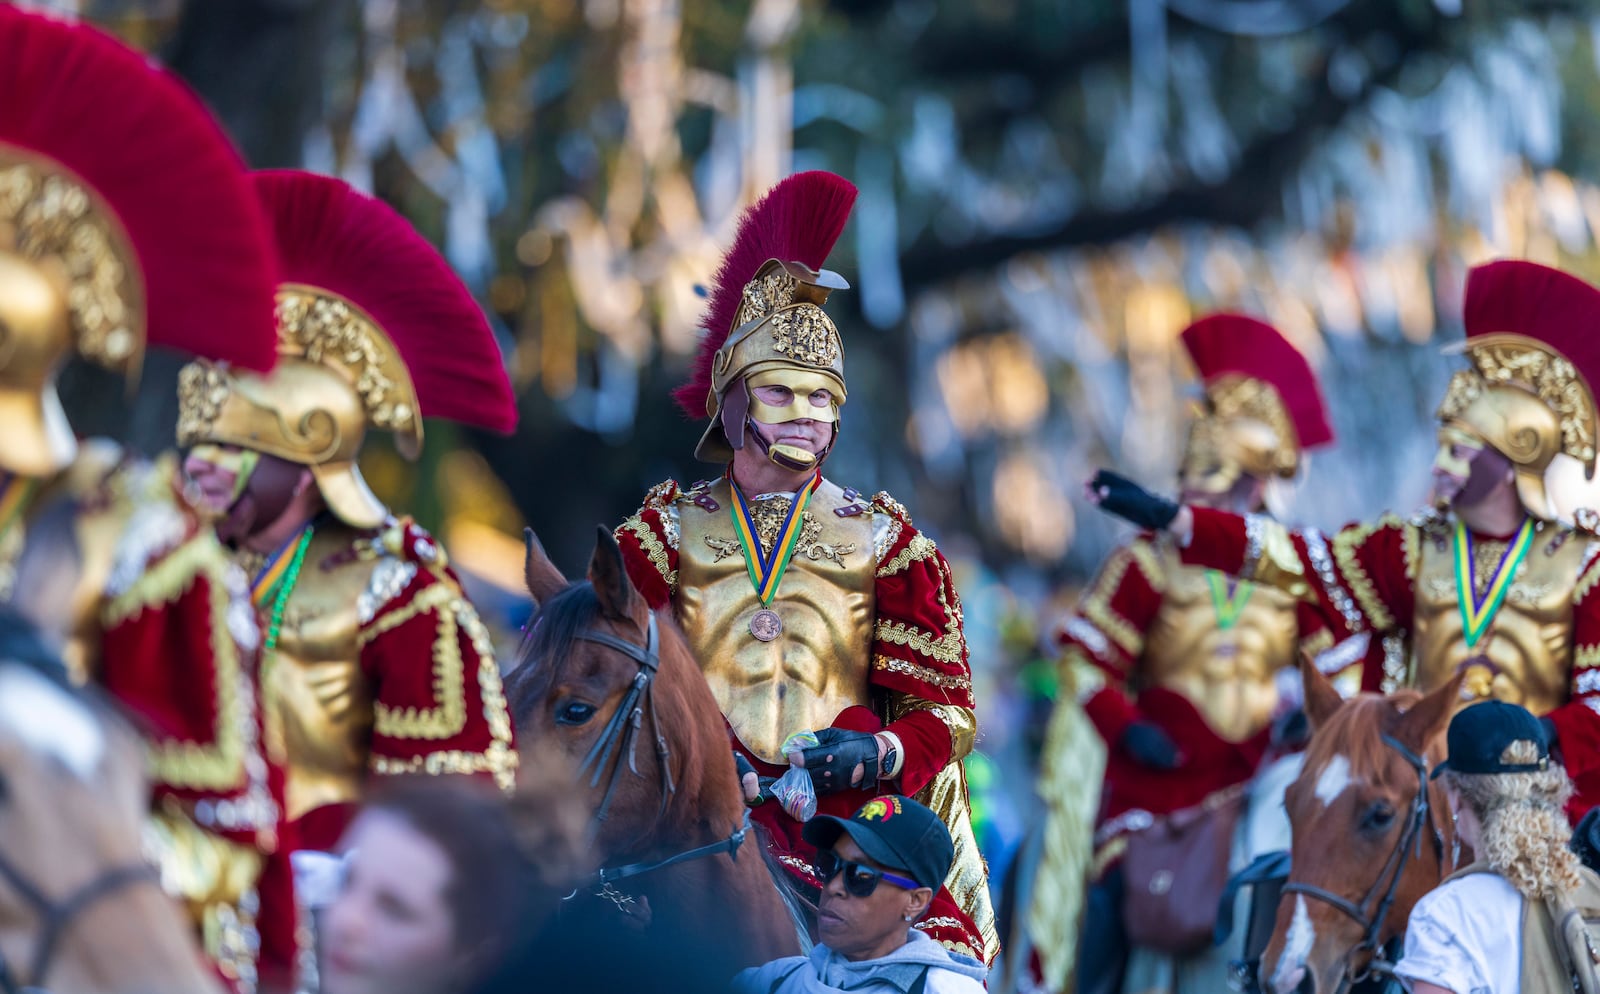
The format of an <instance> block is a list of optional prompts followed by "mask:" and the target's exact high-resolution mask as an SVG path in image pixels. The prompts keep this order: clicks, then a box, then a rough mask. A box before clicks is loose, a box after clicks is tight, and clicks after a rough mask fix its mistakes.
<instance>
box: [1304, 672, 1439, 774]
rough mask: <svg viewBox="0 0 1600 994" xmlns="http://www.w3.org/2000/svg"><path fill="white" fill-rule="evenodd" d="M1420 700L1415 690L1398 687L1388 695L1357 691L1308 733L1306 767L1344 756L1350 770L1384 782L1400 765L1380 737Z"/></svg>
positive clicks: (1315, 768) (1318, 766) (1420, 695)
mask: <svg viewBox="0 0 1600 994" xmlns="http://www.w3.org/2000/svg"><path fill="white" fill-rule="evenodd" d="M1421 699H1422V694H1420V693H1418V692H1417V691H1415V690H1401V691H1396V692H1395V693H1393V694H1390V695H1389V696H1388V697H1383V696H1381V695H1378V694H1357V695H1356V696H1355V697H1352V698H1351V699H1350V700H1348V701H1345V702H1344V704H1343V705H1342V706H1340V707H1339V708H1338V709H1337V710H1336V711H1334V712H1333V714H1332V715H1330V716H1329V717H1328V719H1327V721H1326V722H1325V723H1324V724H1323V725H1322V727H1320V728H1318V729H1317V731H1316V734H1315V735H1313V736H1311V742H1310V744H1309V745H1308V746H1307V748H1306V760H1305V769H1308V770H1318V769H1322V768H1323V767H1324V766H1325V765H1326V764H1327V763H1328V762H1329V761H1330V760H1331V759H1333V757H1334V756H1336V755H1337V756H1343V757H1344V758H1345V759H1346V760H1347V761H1349V763H1350V768H1351V769H1353V770H1360V771H1361V772H1362V773H1363V774H1365V775H1368V776H1370V777H1371V778H1372V780H1373V782H1374V783H1377V784H1382V785H1387V784H1388V773H1389V771H1390V770H1391V769H1397V768H1399V767H1398V766H1397V764H1395V763H1394V760H1395V759H1397V758H1398V754H1397V753H1396V752H1395V751H1394V750H1393V749H1392V748H1391V747H1390V746H1389V745H1387V744H1386V743H1385V742H1384V741H1383V736H1384V735H1385V734H1388V733H1391V732H1393V730H1394V726H1395V725H1396V723H1397V722H1399V720H1400V717H1401V715H1403V714H1405V712H1406V711H1407V710H1408V709H1409V708H1410V707H1411V706H1412V705H1414V704H1416V703H1417V702H1418V701H1420V700H1421ZM1401 765H1403V764H1401ZM1404 769H1405V774H1406V776H1408V777H1415V775H1416V774H1414V773H1413V772H1411V767H1409V766H1404Z"/></svg>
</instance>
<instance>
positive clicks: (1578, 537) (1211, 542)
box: [1184, 508, 1600, 817]
mask: <svg viewBox="0 0 1600 994" xmlns="http://www.w3.org/2000/svg"><path fill="white" fill-rule="evenodd" d="M1184 560H1185V561H1187V562H1192V563H1203V564H1205V565H1209V566H1213V567H1215V568H1218V569H1225V570H1234V571H1237V572H1239V573H1240V574H1241V575H1244V576H1253V577H1255V578H1257V579H1258V580H1260V581H1261V582H1263V583H1268V584H1271V585H1273V586H1276V587H1278V588H1279V589H1281V590H1284V591H1286V592H1288V593H1290V594H1292V595H1294V596H1296V597H1299V598H1300V599H1302V600H1305V601H1307V602H1309V603H1313V604H1315V605H1316V606H1317V607H1318V608H1319V609H1320V611H1321V613H1322V615H1323V617H1324V618H1325V619H1326V620H1327V621H1328V624H1329V626H1330V627H1331V628H1332V629H1333V630H1334V632H1335V633H1336V634H1337V635H1339V636H1341V637H1342V636H1345V635H1349V634H1356V633H1361V632H1368V633H1371V636H1372V637H1373V638H1374V640H1377V639H1379V638H1384V639H1386V640H1392V639H1393V638H1394V636H1396V635H1404V636H1407V637H1408V638H1409V640H1410V643H1411V647H1412V650H1411V652H1410V654H1409V656H1407V655H1405V654H1401V653H1395V652H1391V653H1389V654H1388V655H1387V656H1386V657H1385V658H1386V660H1387V663H1386V669H1385V672H1383V673H1368V674H1366V675H1365V676H1364V678H1363V684H1364V685H1365V686H1367V687H1369V688H1373V689H1382V690H1390V689H1393V688H1395V687H1401V686H1407V687H1416V688H1418V689H1420V690H1423V691H1427V690H1431V689H1433V688H1436V687H1438V686H1440V685H1441V684H1443V683H1444V682H1445V681H1446V680H1448V679H1450V677H1452V676H1453V675H1454V674H1455V673H1456V671H1457V670H1458V669H1461V668H1464V669H1465V670H1466V673H1467V676H1466V683H1465V684H1464V686H1463V689H1462V694H1463V697H1464V698H1465V699H1466V700H1469V701H1470V700H1477V699H1482V698H1487V697H1494V698H1498V699H1501V700H1508V701H1513V702H1515V703H1518V704H1521V705H1522V706H1524V707H1526V708H1527V709H1528V710H1530V711H1532V712H1533V713H1534V714H1537V715H1547V716H1549V718H1550V719H1551V721H1553V722H1554V723H1555V726H1556V729H1557V732H1558V734H1559V737H1560V748H1561V754H1562V758H1563V760H1564V762H1565V763H1566V765H1567V772H1568V773H1569V774H1570V775H1571V777H1572V779H1573V783H1574V785H1575V786H1576V788H1577V793H1576V795H1575V796H1574V798H1573V802H1572V805H1571V807H1570V809H1569V813H1571V814H1572V815H1573V816H1574V817H1576V816H1578V815H1581V814H1582V812H1583V811H1586V810H1588V809H1589V808H1590V807H1592V806H1593V805H1594V804H1595V803H1597V802H1600V669H1597V667H1600V596H1596V586H1597V585H1600V543H1597V542H1595V541H1594V539H1593V536H1591V535H1589V534H1588V533H1586V532H1582V531H1578V530H1575V529H1572V528H1569V527H1567V526H1565V525H1561V524H1558V523H1554V522H1542V521H1535V520H1532V519H1529V521H1528V522H1527V524H1526V525H1525V530H1519V532H1518V533H1516V534H1513V535H1477V534H1473V533H1471V532H1469V531H1468V530H1466V529H1465V528H1460V529H1458V527H1457V522H1456V520H1455V519H1454V518H1453V517H1451V516H1447V515H1438V514H1433V513H1428V514H1424V515H1422V516H1419V517H1417V518H1415V519H1412V520H1403V519H1401V518H1398V517H1394V516H1392V515H1390V516H1385V517H1383V518H1380V519H1379V520H1378V521H1377V522H1376V523H1374V524H1354V525H1349V526H1347V527H1345V528H1344V529H1342V530H1340V531H1339V532H1338V533H1336V534H1334V535H1333V536H1331V537H1329V536H1324V535H1323V534H1322V533H1321V532H1318V531H1316V530H1314V529H1307V530H1305V531H1302V532H1294V533H1291V532H1288V531H1286V530H1284V529H1283V528H1282V526H1280V525H1277V524H1275V523H1273V522H1270V521H1266V520H1265V519H1261V518H1255V517H1248V518H1247V517H1240V516H1238V515H1232V514H1225V513H1222V512H1219V511H1212V510H1205V509H1200V508H1196V509H1195V511H1194V535H1193V538H1192V540H1191V541H1190V544H1189V547H1188V548H1187V549H1186V550H1184ZM1458 577H1460V578H1463V579H1466V578H1470V579H1467V582H1469V583H1470V584H1471V585H1472V587H1473V590H1472V591H1470V594H1469V596H1468V597H1463V593H1464V592H1463V591H1462V583H1461V582H1458ZM1502 577H1503V579H1501V580H1500V582H1499V583H1496V580H1497V578H1502ZM1502 588H1503V589H1502ZM1491 602H1498V605H1499V606H1498V610H1497V611H1496V610H1487V611H1486V608H1488V605H1489V604H1490V603H1491ZM1473 615H1476V616H1478V617H1480V618H1482V619H1483V620H1482V621H1481V622H1479V625H1480V626H1481V627H1479V629H1478V634H1477V636H1476V638H1473V637H1472V635H1473V633H1472V631H1471V629H1470V628H1469V626H1471V625H1472V624H1473V618H1472V617H1471V616H1473ZM1391 644H1392V642H1391Z"/></svg>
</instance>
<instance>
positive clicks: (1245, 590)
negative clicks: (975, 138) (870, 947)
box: [1027, 314, 1359, 994]
mask: <svg viewBox="0 0 1600 994" xmlns="http://www.w3.org/2000/svg"><path fill="white" fill-rule="evenodd" d="M1182 341H1183V345H1184V347H1185V349H1186V350H1187V352H1188V353H1189V356H1190V358H1191V359H1192V360H1193V361H1194V365H1195V369H1196V371H1197V372H1198V373H1199V375H1200V379H1201V381H1202V383H1203V385H1204V391H1205V396H1204V401H1203V405H1202V407H1201V409H1200V410H1199V411H1197V412H1196V416H1195V418H1194V420H1193V421H1192V422H1191V425H1190V428H1189V438H1188V444H1187V445H1186V447H1185V450H1184V457H1183V464H1182V467H1181V470H1180V476H1179V488H1180V490H1181V492H1182V493H1183V495H1184V499H1185V500H1188V501H1191V502H1193V503H1194V504H1196V505H1197V506H1203V507H1219V508H1225V509H1228V510H1233V511H1237V512H1241V513H1263V512H1265V511H1266V509H1267V507H1268V505H1269V501H1268V497H1269V493H1270V492H1271V490H1272V488H1273V487H1275V486H1277V485H1278V483H1277V481H1279V480H1286V479H1292V478H1294V477H1295V476H1296V475H1297V474H1298V473H1299V472H1300V470H1301V469H1302V453H1303V452H1305V450H1308V449H1312V448H1315V447H1317V446H1321V445H1326V444H1328V443H1329V442H1331V441H1332V440H1333V432H1332V430H1331V429H1330V428H1329V425H1328V420H1327V414H1326V411H1325V410H1324V407H1323V403H1322V397H1321V394H1320V391H1319V389H1318V387H1317V381H1316V376H1315V374H1313V373H1312V371H1311V367H1310V366H1309V365H1308V364H1307V363H1306V360H1305V357H1304V356H1302V355H1301V354H1300V353H1299V352H1298V351H1297V350H1296V349H1295V348H1294V346H1292V345H1290V344H1289V342H1288V341H1286V340H1285V339H1284V338H1283V336H1282V335H1281V334H1279V333H1278V331H1277V330H1276V329H1274V328H1273V327H1272V326H1270V325H1268V324H1266V323H1264V322H1261V321H1258V320H1256V319H1254V318H1250V317H1246V316H1243V315H1236V314H1217V315H1213V316H1211V317H1207V318H1204V319H1202V320H1200V321H1197V322H1195V323H1194V324H1192V325H1190V326H1189V327H1188V328H1187V329H1185V330H1184V332H1183V335H1182ZM1178 551H1179V550H1178V549H1177V548H1176V547H1175V545H1174V544H1173V543H1172V542H1171V540H1169V539H1167V538H1165V537H1162V536H1152V535H1143V536H1140V537H1138V538H1135V539H1134V540H1133V541H1132V542H1130V543H1128V544H1127V545H1125V546H1123V547H1122V548H1120V549H1118V550H1117V551H1116V552H1115V553H1113V554H1112V556H1111V558H1110V559H1109V560H1108V561H1107V562H1106V564H1105V566H1104V567H1102V569H1101V571H1100V573H1099V575H1098V576H1097V577H1096V578H1095V580H1094V581H1093V582H1092V583H1091V584H1090V585H1089V587H1088V589H1087V590H1086V591H1085V592H1084V594H1083V598H1082V600H1081V601H1080V602H1079V604H1078V606H1077V609H1076V610H1075V611H1074V612H1073V613H1072V614H1071V615H1070V616H1069V617H1068V619H1067V620H1066V622H1065V623H1064V624H1063V625H1062V627H1061V629H1060V631H1059V632H1058V641H1059V643H1060V645H1061V648H1062V663H1063V666H1064V668H1065V671H1066V677H1067V682H1066V683H1065V685H1066V686H1068V687H1070V688H1072V689H1073V690H1074V692H1075V699H1072V698H1069V699H1065V700H1063V701H1061V702H1060V703H1059V704H1058V705H1057V711H1056V714H1055V716H1054V717H1053V719H1052V721H1051V726H1050V730H1049V733H1048V736H1047V746H1046V755H1045V757H1044V759H1043V769H1044V774H1043V779H1042V781H1041V784H1040V791H1039V793H1040V796H1041V798H1042V799H1043V800H1044V802H1045V805H1046V808H1047V811H1048V814H1047V819H1046V825H1045V828H1044V831H1045V841H1044V847H1043V856H1042V860H1041V866H1040V869H1039V872H1038V875H1037V877H1036V879H1035V881H1034V884H1033V886H1032V890H1031V893H1032V901H1031V907H1030V909H1029V914H1028V918H1027V928H1028V937H1029V941H1030V942H1031V944H1032V947H1033V955H1034V957H1036V963H1035V969H1034V979H1035V981H1036V982H1037V983H1039V984H1040V985H1041V986H1042V987H1043V988H1044V989H1047V990H1063V989H1067V988H1068V987H1069V986H1071V985H1070V984H1069V982H1068V981H1069V976H1068V974H1069V971H1071V970H1072V969H1073V965H1074V952H1075V948H1076V947H1077V946H1078V942H1077V940H1078V937H1079V930H1080V928H1081V929H1082V930H1083V931H1082V944H1081V950H1078V953H1079V954H1078V956H1077V957H1076V959H1077V965H1078V970H1077V976H1078V982H1077V986H1076V989H1077V990H1078V991H1080V992H1083V994H1098V992H1108V994H1109V992H1116V991H1121V990H1124V989H1127V990H1140V991H1143V990H1169V991H1200V990H1211V989H1213V988H1215V987H1218V986H1222V987H1225V986H1226V984H1227V976H1226V970H1227V958H1226V956H1225V955H1223V954H1221V953H1217V954H1211V953H1209V952H1207V951H1205V950H1202V951H1200V952H1199V953H1197V954H1195V955H1193V956H1172V955H1165V954H1162V953H1160V952H1157V951H1154V950H1144V949H1130V948H1129V945H1128V942H1127V940H1126V938H1125V937H1124V936H1123V934H1122V927H1121V914H1122V903H1123V901H1122V890H1123V887H1124V882H1123V879H1122V874H1121V868H1120V862H1119V861H1120V859H1121V855H1122V852H1123V851H1124V849H1125V848H1126V845H1127V840H1128V836H1129V833H1132V832H1138V831H1140V830H1143V829H1147V828H1149V827H1150V826H1151V825H1152V824H1154V823H1155V822H1156V821H1158V820H1159V819H1161V818H1162V817H1163V816H1165V815H1169V814H1171V813H1173V812H1178V811H1185V810H1188V809H1193V808H1195V807H1197V806H1201V805H1206V804H1208V803H1216V802H1217V801H1218V800H1219V799H1221V798H1223V797H1224V796H1232V795H1234V794H1238V793H1239V792H1240V791H1242V790H1243V785H1244V784H1246V783H1247V782H1248V781H1250V779H1251V778H1252V777H1254V776H1255V775H1256V772H1257V770H1258V769H1259V768H1260V767H1261V765H1262V762H1263V759H1264V757H1265V756H1266V754H1267V750H1268V747H1269V745H1270V742H1269V739H1270V726H1271V723H1272V721H1273V719H1274V718H1275V717H1277V716H1279V715H1280V714H1282V713H1283V711H1284V709H1285V708H1286V707H1287V706H1288V705H1287V704H1286V702H1284V701H1283V700H1282V699H1281V696H1280V691H1279V678H1280V677H1281V676H1282V675H1283V672H1284V671H1285V670H1286V669H1288V670H1290V671H1292V670H1293V668H1294V665H1295V663H1296V661H1297V659H1298V653H1299V652H1300V651H1309V652H1312V653H1316V652H1319V651H1321V650H1323V649H1326V648H1327V647H1328V646H1329V645H1330V644H1331V640H1330V638H1329V635H1328V633H1327V631H1326V629H1325V627H1324V626H1323V624H1322V622H1321V619H1320V618H1319V617H1318V615H1317V613H1316V612H1315V610H1313V609H1312V608H1311V607H1310V606H1309V605H1304V604H1299V603H1297V602H1296V600H1295V599H1294V598H1293V597H1291V596H1289V595H1288V594H1284V593H1282V592H1280V591H1277V590H1274V589H1271V588H1261V587H1258V586H1256V585H1255V584H1252V583H1250V582H1248V581H1243V580H1239V579H1237V578H1236V577H1234V576H1230V575H1228V574H1225V573H1220V572H1218V571H1216V570H1210V569H1204V568H1201V567H1197V566H1187V565H1184V564H1183V563H1182V562H1180V561H1179V555H1178ZM1350 671H1351V673H1352V674H1356V673H1359V668H1358V667H1352V668H1350ZM1102 771H1103V789H1100V790H1096V787H1098V786H1099V785H1100V784H1101V783H1102V775H1101V774H1102ZM1091 824H1092V825H1094V826H1095V828H1094V829H1093V831H1091ZM1216 857H1217V854H1215V853H1210V854H1197V855H1196V856H1195V857H1194V858H1197V859H1198V858H1216ZM1222 858H1226V856H1225V855H1223V856H1222ZM1090 877H1093V878H1094V883H1093V885H1092V886H1091V887H1090V890H1089V893H1088V900H1087V908H1085V902H1084V900H1083V894H1084V889H1083V888H1084V886H1085V881H1086V880H1087V879H1089V878H1090ZM1180 897H1187V896H1182V895H1174V899H1179V898H1180ZM1080 919H1081V921H1080ZM1130 954H1131V959H1130ZM1125 969H1126V974H1127V984H1126V986H1124V973H1125Z"/></svg>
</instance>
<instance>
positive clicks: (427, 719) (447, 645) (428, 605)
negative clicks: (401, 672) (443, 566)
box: [356, 582, 467, 739]
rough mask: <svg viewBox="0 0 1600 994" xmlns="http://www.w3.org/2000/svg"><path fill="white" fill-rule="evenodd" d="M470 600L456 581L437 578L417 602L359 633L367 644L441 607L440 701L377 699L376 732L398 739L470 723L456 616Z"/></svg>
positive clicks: (437, 639) (445, 732) (436, 684)
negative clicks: (403, 703)
mask: <svg viewBox="0 0 1600 994" xmlns="http://www.w3.org/2000/svg"><path fill="white" fill-rule="evenodd" d="M465 604H466V602H465V601H464V600H462V598H461V595H460V594H459V593H458V592H457V591H456V590H455V589H454V588H453V587H452V586H450V585H449V584H446V583H442V582H441V583H435V584H433V585H432V586H430V587H427V588H425V589H424V590H422V591H421V592H420V593H418V594H417V595H416V596H415V597H413V598H412V599H411V603H409V604H407V605H406V606H405V607H402V608H400V609H398V610H396V611H391V612H390V613H388V614H386V615H384V616H383V617H381V618H379V619H378V620H377V621H376V622H374V623H373V624H372V625H370V626H368V627H367V628H366V629H364V630H363V631H362V632H361V633H360V634H359V635H358V636H357V637H356V645H357V647H359V648H363V649H364V648H366V646H368V645H370V644H371V643H372V640H373V639H375V638H377V637H378V636H380V635H382V634H384V633H385V632H388V631H392V630H393V629H396V628H398V627H400V626H401V625H403V624H405V623H406V622H408V621H410V620H411V619H412V618H415V617H417V616H418V615H420V614H424V613H426V612H428V611H433V610H438V624H437V626H436V627H435V629H434V632H435V635H434V640H433V695H434V700H436V701H438V706H437V707H431V708H419V707H408V708H393V707H390V706H388V705H386V704H383V703H381V702H379V703H376V704H374V705H373V730H374V732H375V733H376V734H378V735H383V736H387V737H389V738H398V739H447V738H449V737H451V736H452V735H456V734H458V733H459V732H460V731H461V729H462V728H463V727H465V725H466V723H467V702H466V695H465V691H464V687H463V684H464V682H465V676H466V674H465V667H464V664H463V663H462V660H461V644H460V642H459V640H458V637H457V636H458V634H459V630H460V629H459V625H458V623H457V620H456V616H457V614H458V613H459V612H460V611H461V610H462V608H463V607H464V606H465Z"/></svg>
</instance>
